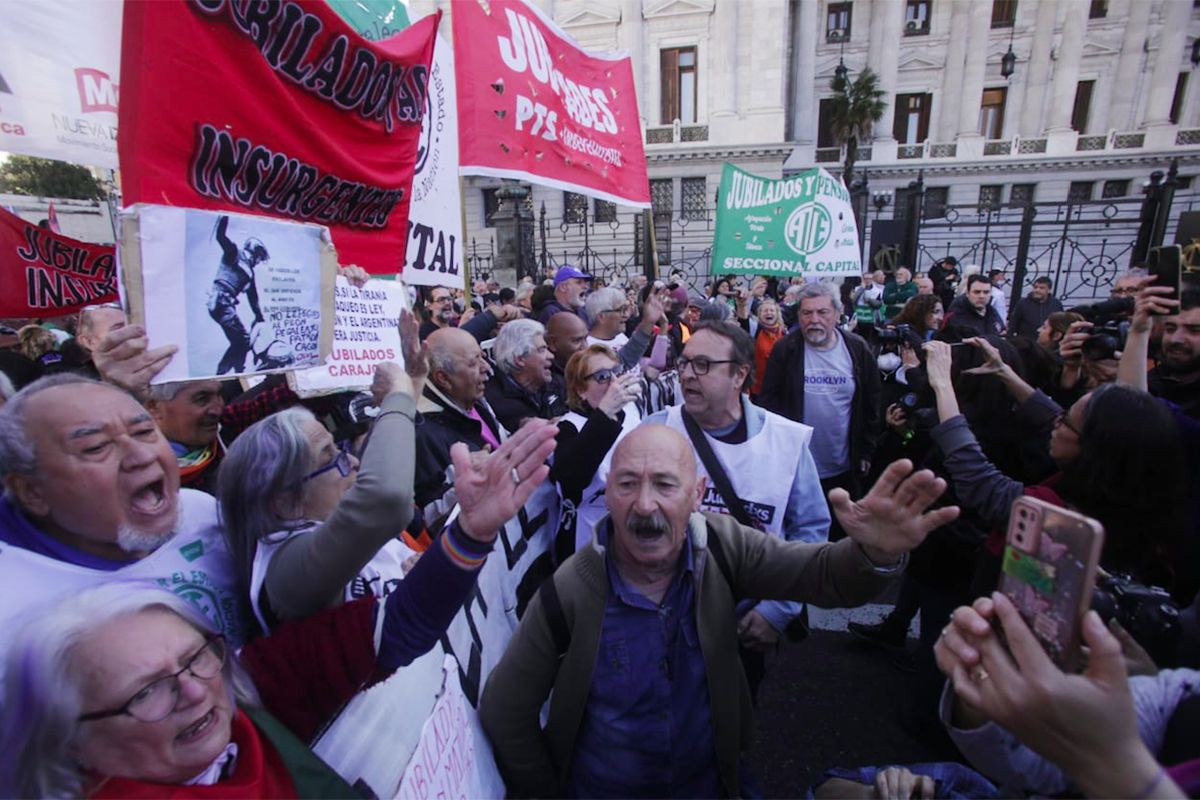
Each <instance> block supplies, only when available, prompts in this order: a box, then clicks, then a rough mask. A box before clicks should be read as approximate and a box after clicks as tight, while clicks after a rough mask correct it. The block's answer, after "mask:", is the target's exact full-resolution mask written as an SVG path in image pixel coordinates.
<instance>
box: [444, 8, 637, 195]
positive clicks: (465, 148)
mask: <svg viewBox="0 0 1200 800" xmlns="http://www.w3.org/2000/svg"><path fill="white" fill-rule="evenodd" d="M452 21H453V27H454V64H455V70H454V71H455V76H456V81H457V83H458V122H459V127H458V131H459V134H458V141H459V149H460V156H459V162H460V163H461V164H462V172H463V174H469V175H491V176H494V177H500V178H514V179H517V180H524V181H529V182H531V183H538V184H542V185H545V186H553V187H555V188H558V189H563V190H564V191H570V192H579V193H580V194H586V195H590V196H591V197H598V198H600V199H602V200H609V201H611V202H615V203H622V204H624V205H629V206H639V207H642V208H649V207H650V184H649V182H648V181H647V179H646V156H645V151H644V150H643V148H642V130H641V124H640V123H639V122H638V109H637V92H636V91H635V89H634V83H633V67H632V64H631V63H630V60H629V57H628V56H626V55H624V54H620V53H617V54H606V53H590V52H587V51H585V50H583V49H581V48H580V47H579V45H577V44H576V43H575V41H574V40H573V39H571V37H569V36H568V35H567V34H565V33H563V32H562V31H561V30H559V28H558V26H556V25H555V24H554V23H553V22H552V21H550V20H549V19H548V18H547V17H545V16H543V14H542V12H541V11H539V10H538V9H537V8H535V7H534V6H533V5H531V4H529V3H526V2H522V0H489V2H486V3H485V2H481V1H479V0H470V2H468V1H467V0H463V2H459V3H455V4H454V13H453V15H452Z"/></svg>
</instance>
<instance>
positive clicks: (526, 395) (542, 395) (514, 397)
mask: <svg viewBox="0 0 1200 800" xmlns="http://www.w3.org/2000/svg"><path fill="white" fill-rule="evenodd" d="M484 396H485V397H487V401H488V405H490V406H491V407H492V411H493V412H494V413H495V414H496V419H498V420H500V424H501V425H503V426H504V427H505V428H507V429H508V430H510V431H515V430H516V429H517V428H519V427H521V423H522V422H523V421H524V420H527V419H529V418H530V417H541V418H542V419H551V418H553V417H561V416H562V415H563V414H565V413H567V392H566V389H565V388H564V387H563V384H562V383H561V382H560V380H559V379H558V377H557V376H556V375H554V372H553V370H551V373H550V382H549V383H547V384H546V385H545V386H543V387H542V388H541V389H539V390H538V391H536V392H530V391H529V390H527V389H526V388H525V387H524V386H522V385H521V384H519V383H517V382H516V381H514V380H513V379H512V378H510V377H508V376H507V375H505V374H504V372H503V370H499V369H497V370H496V371H495V372H494V373H492V377H491V379H489V380H488V384H487V389H486V390H484Z"/></svg>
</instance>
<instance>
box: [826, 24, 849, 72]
mask: <svg viewBox="0 0 1200 800" xmlns="http://www.w3.org/2000/svg"><path fill="white" fill-rule="evenodd" d="M829 38H830V39H833V40H835V41H838V42H841V45H842V47H841V50H839V51H838V65H837V66H836V67H835V68H834V70H833V76H834V78H836V79H837V80H838V81H841V82H843V83H844V82H845V81H846V76H847V75H849V74H850V70H849V69H847V68H846V40H847V39H849V38H850V37H849V36H847V35H846V31H845V30H843V29H842V28H838V29H837V30H834V31H830V34H829Z"/></svg>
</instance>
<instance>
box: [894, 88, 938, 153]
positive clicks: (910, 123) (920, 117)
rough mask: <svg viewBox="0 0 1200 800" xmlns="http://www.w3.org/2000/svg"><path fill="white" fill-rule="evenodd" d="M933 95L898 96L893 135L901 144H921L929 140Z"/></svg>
mask: <svg viewBox="0 0 1200 800" xmlns="http://www.w3.org/2000/svg"><path fill="white" fill-rule="evenodd" d="M931 105H933V95H931V94H898V95H896V117H895V122H894V123H893V125H892V135H893V136H894V137H896V141H897V142H899V143H900V144H920V143H921V142H923V141H925V140H926V139H928V138H929V107H930V106H931Z"/></svg>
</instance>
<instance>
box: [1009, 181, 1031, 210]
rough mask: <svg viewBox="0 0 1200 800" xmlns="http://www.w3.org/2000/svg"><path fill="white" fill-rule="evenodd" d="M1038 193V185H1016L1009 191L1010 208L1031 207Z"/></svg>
mask: <svg viewBox="0 0 1200 800" xmlns="http://www.w3.org/2000/svg"><path fill="white" fill-rule="evenodd" d="M1036 192H1037V184H1036V183H1014V184H1013V185H1012V188H1011V189H1009V190H1008V204H1009V205H1010V206H1027V205H1030V204H1031V203H1032V202H1033V197H1034V194H1035V193H1036Z"/></svg>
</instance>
